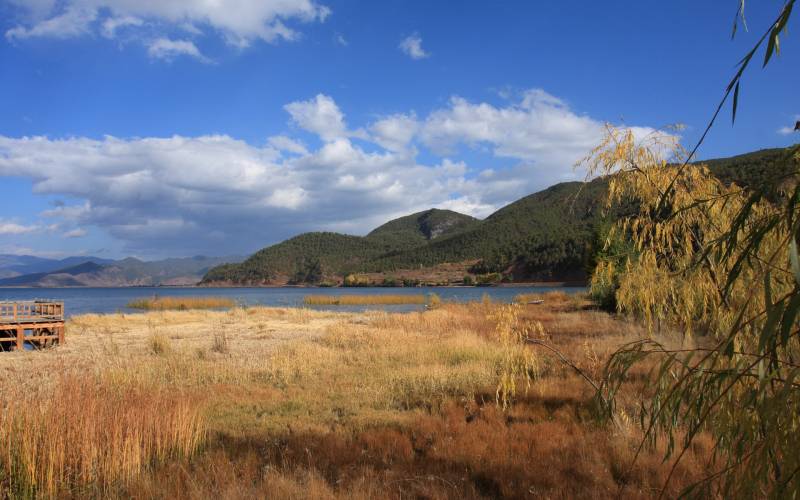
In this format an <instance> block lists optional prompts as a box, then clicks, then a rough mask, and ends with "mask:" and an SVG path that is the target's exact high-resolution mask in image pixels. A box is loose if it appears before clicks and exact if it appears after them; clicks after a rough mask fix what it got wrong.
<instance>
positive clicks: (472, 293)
mask: <svg viewBox="0 0 800 500" xmlns="http://www.w3.org/2000/svg"><path fill="white" fill-rule="evenodd" d="M553 290H561V291H564V292H567V293H577V292H582V291H584V290H586V289H585V288H584V287H547V286H535V287H530V286H519V287H516V286H515V287H463V288H462V287H455V288H435V287H420V288H292V287H286V288H196V287H186V288H182V287H168V288H164V287H136V288H0V301H2V300H33V299H52V300H63V301H64V307H65V309H66V313H67V316H72V315H77V314H85V313H113V312H126V313H130V312H136V311H135V310H133V309H130V308H128V307H127V304H128V302H130V301H131V300H133V299H138V298H142V297H152V296H153V295H158V296H162V297H163V296H181V297H202V296H217V297H230V298H231V299H233V300H235V301H236V302H237V303H238V304H242V305H246V306H251V305H264V306H282V307H303V297H304V296H306V295H310V294H314V295H318V294H319V295H345V294H352V295H382V294H408V295H418V294H425V295H428V294H430V293H435V294H437V295H438V296H439V297H440V298H441V299H442V300H445V301H457V302H469V301H475V300H481V297H483V295H484V294H487V295H489V296H490V297H491V298H492V300H494V301H497V302H511V301H512V300H513V299H514V297H515V296H516V295H518V294H520V293H543V292H548V291H553ZM308 307H311V308H313V309H331V310H337V311H360V310H365V309H385V310H389V311H414V310H419V309H421V308H422V306H418V305H401V306H347V307H344V306H308Z"/></svg>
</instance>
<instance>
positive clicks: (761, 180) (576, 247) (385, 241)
mask: <svg viewBox="0 0 800 500" xmlns="http://www.w3.org/2000/svg"><path fill="white" fill-rule="evenodd" d="M786 152H787V150H786V149H767V150H762V151H756V152H753V153H748V154H744V155H740V156H735V157H731V158H722V159H716V160H709V161H704V162H702V163H704V164H706V165H708V166H709V168H710V169H711V171H712V172H713V173H714V174H715V175H717V176H719V177H720V178H721V179H722V180H724V181H726V182H736V183H737V184H740V185H745V186H750V187H753V188H759V187H761V186H765V185H767V184H768V183H774V182H779V181H780V179H782V178H783V177H785V175H786V173H787V172H789V171H790V170H791V169H792V168H796V166H793V165H792V164H791V162H790V156H788V155H787V154H786ZM607 188H608V182H607V179H602V178H600V179H595V180H593V181H591V182H565V183H561V184H556V185H555V186H551V187H549V188H547V189H545V190H544V191H540V192H538V193H534V194H531V195H529V196H526V197H524V198H522V199H520V200H517V201H515V202H513V203H511V204H509V205H507V206H506V207H503V208H502V209H500V210H498V211H497V212H495V213H494V214H492V215H490V216H489V217H487V218H486V219H484V220H482V221H480V220H477V219H474V218H472V217H469V216H467V215H463V214H458V213H456V212H451V211H445V210H435V209H433V210H428V211H425V212H420V213H417V214H413V215H409V216H406V217H402V218H399V219H396V220H393V221H390V222H387V223H386V224H384V225H382V226H380V227H379V228H377V229H375V230H373V231H372V232H370V233H369V234H368V235H367V236H364V237H358V236H348V235H342V234H336V233H306V234H302V235H299V236H296V237H294V238H292V239H289V240H287V241H284V242H282V243H279V244H277V245H273V246H270V247H267V248H264V249H262V250H260V251H259V252H257V253H256V254H254V255H253V256H252V257H250V258H249V259H247V260H245V261H244V262H242V263H241V264H230V265H224V266H220V267H216V268H214V269H212V270H211V271H209V273H208V274H207V275H206V276H205V277H204V279H203V283H204V284H221V283H232V284H255V285H260V284H282V283H287V282H288V283H319V282H321V281H331V282H333V281H335V282H340V281H341V278H342V277H343V276H344V275H347V274H351V273H383V274H384V275H385V276H386V277H390V276H392V275H393V274H394V273H399V272H401V271H402V270H407V269H419V268H432V267H433V266H436V265H440V264H443V263H455V262H468V263H469V266H468V267H466V268H465V270H467V271H469V272H470V273H471V274H474V275H476V276H481V275H493V276H494V278H495V279H505V280H513V281H526V280H537V281H539V280H543V281H546V280H558V281H561V280H580V279H583V278H585V277H586V274H587V270H588V268H589V267H590V263H591V261H592V257H593V254H594V252H595V251H596V249H597V245H598V230H599V228H600V227H601V226H602V225H603V223H604V220H608V221H611V220H614V219H615V218H617V217H619V216H620V215H622V214H623V213H625V212H628V211H630V210H633V208H634V207H633V205H631V206H630V207H629V208H625V207H622V208H616V209H615V211H614V212H612V213H605V211H604V200H605V195H606V192H607Z"/></svg>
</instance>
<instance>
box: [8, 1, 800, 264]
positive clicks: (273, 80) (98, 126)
mask: <svg viewBox="0 0 800 500" xmlns="http://www.w3.org/2000/svg"><path fill="white" fill-rule="evenodd" d="M737 4H738V2H736V1H734V0H730V1H723V2H721V1H705V2H697V1H692V2H690V1H673V2H655V1H644V2H627V1H626V2H613V1H611V2H590V1H586V2H571V3H569V4H567V3H565V2H533V1H520V2H512V1H503V2H477V1H465V2H413V1H381V2H356V1H333V0H332V1H326V0H319V1H317V0H280V1H278V0H232V1H228V2H222V1H221V2H216V3H212V2H199V1H198V2H194V1H181V2H177V1H173V0H160V1H157V0H137V1H134V0H61V1H54V0H29V1H18V0H10V1H9V0H0V32H2V34H4V36H3V37H2V39H0V94H1V95H2V96H3V98H2V99H0V253H32V254H38V255H67V254H96V255H100V256H104V257H120V256H123V255H137V256H142V257H145V258H157V257H163V256H168V255H193V254H201V253H202V254H211V255H225V254H238V253H249V252H251V251H253V250H256V249H258V248H260V247H262V246H264V245H266V244H269V243H274V242H276V241H279V240H281V239H283V238H285V237H288V236H291V235H294V234H296V233H298V232H302V231H307V230H334V231H344V232H349V233H354V234H363V233H365V232H366V231H368V230H369V229H371V228H373V227H375V226H376V225H378V224H380V223H381V222H383V221H385V220H387V219H389V218H392V217H396V216H399V215H403V214H406V213H411V212H414V211H418V210H422V209H425V208H429V207H431V206H437V207H443V208H451V209H454V210H459V211H463V212H467V213H470V214H473V215H476V216H479V217H484V216H486V215H488V214H490V213H491V212H492V211H494V210H495V209H497V208H499V207H501V206H503V205H504V204H506V203H508V202H510V201H513V200H515V199H517V198H519V197H521V196H523V195H526V194H529V193H531V192H534V191H537V190H540V189H542V188H545V187H547V186H549V185H551V184H554V183H556V182H560V181H564V180H573V179H576V178H581V173H580V172H576V171H574V170H573V168H572V164H573V163H574V161H575V160H576V159H578V158H580V157H581V156H582V155H583V154H584V153H585V152H586V151H588V149H589V148H591V145H592V144H595V143H596V142H597V140H598V139H599V134H600V133H601V131H602V124H603V123H605V122H610V123H613V124H616V125H625V126H631V127H637V130H640V131H641V132H642V133H646V132H647V131H648V130H651V129H653V128H660V127H663V126H665V125H668V124H672V123H683V124H685V125H686V126H687V129H686V130H685V131H684V132H682V138H683V142H684V144H686V145H691V144H692V142H693V141H694V140H696V138H697V136H698V134H699V132H700V131H701V130H702V128H703V127H704V125H705V123H706V121H707V120H708V118H709V117H710V114H711V112H712V111H713V109H714V107H715V105H716V103H717V101H718V99H719V98H720V97H721V95H722V90H723V88H724V86H725V84H726V83H727V81H728V79H729V78H730V76H731V74H732V72H733V68H734V64H735V63H736V61H738V59H739V58H740V57H741V56H742V55H743V54H744V53H745V52H746V50H747V49H748V48H749V46H750V45H752V44H753V43H754V41H755V40H756V37H757V33H760V32H761V31H762V30H763V29H764V28H765V27H766V26H767V25H768V24H769V22H770V20H771V19H772V18H774V16H775V15H776V14H777V12H778V10H779V9H780V7H781V5H782V2H779V1H763V2H759V3H748V4H747V7H748V10H747V12H746V14H747V21H748V25H749V27H750V32H745V31H743V30H740V32H739V34H738V36H737V38H736V39H735V40H734V41H731V40H730V29H731V22H732V20H733V17H734V13H735V11H736V7H737ZM790 28H791V26H790ZM781 48H782V53H781V56H780V57H779V58H778V59H777V60H775V61H774V62H773V63H771V64H770V65H769V66H768V67H767V69H766V70H763V71H762V70H760V69H759V67H758V66H754V67H753V69H752V70H751V71H750V72H749V73H748V75H747V77H746V79H745V81H744V82H743V84H742V91H741V104H740V110H739V115H738V119H737V123H736V125H735V127H732V126H731V124H730V114H729V112H726V114H725V115H724V116H723V117H722V118H721V119H720V121H719V123H718V125H717V126H716V127H715V128H714V130H713V131H712V133H711V135H710V137H709V138H708V140H707V142H706V144H705V146H704V147H703V149H702V150H701V157H706V158H708V157H718V156H725V155H733V154H737V153H742V152H747V151H751V150H754V149H759V148H765V147H775V146H785V145H788V144H791V143H793V142H796V141H797V137H798V136H797V134H788V133H781V131H782V129H783V128H784V127H788V126H790V125H792V124H793V123H794V120H795V119H797V115H798V114H800V106H798V100H797V91H796V88H797V84H798V69H797V68H798V67H800V65H798V64H797V61H798V50H799V49H800V46H799V44H798V41H797V37H796V36H794V34H793V33H791V32H790V33H789V34H788V36H786V37H783V39H782V44H781Z"/></svg>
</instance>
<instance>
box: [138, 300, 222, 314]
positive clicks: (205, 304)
mask: <svg viewBox="0 0 800 500" xmlns="http://www.w3.org/2000/svg"><path fill="white" fill-rule="evenodd" d="M235 305H236V303H235V302H234V301H233V300H232V299H229V298H226V297H150V298H141V299H136V300H132V301H131V302H128V307H130V308H131V309H144V310H147V311H166V310H177V311H185V310H189V309H224V308H230V307H233V306H235Z"/></svg>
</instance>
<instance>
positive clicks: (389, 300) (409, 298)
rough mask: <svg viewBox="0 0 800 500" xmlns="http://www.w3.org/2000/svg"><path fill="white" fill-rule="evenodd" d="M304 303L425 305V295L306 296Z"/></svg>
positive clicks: (324, 304) (332, 304)
mask: <svg viewBox="0 0 800 500" xmlns="http://www.w3.org/2000/svg"><path fill="white" fill-rule="evenodd" d="M303 303H304V304H306V305H314V306H361V305H402V304H425V303H427V299H426V298H425V296H424V295H404V294H395V295H306V296H305V297H304V298H303Z"/></svg>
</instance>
